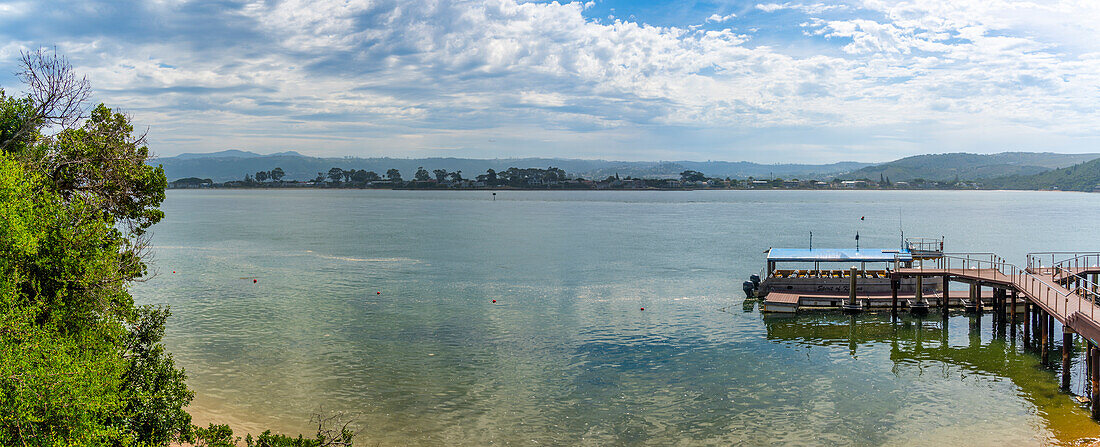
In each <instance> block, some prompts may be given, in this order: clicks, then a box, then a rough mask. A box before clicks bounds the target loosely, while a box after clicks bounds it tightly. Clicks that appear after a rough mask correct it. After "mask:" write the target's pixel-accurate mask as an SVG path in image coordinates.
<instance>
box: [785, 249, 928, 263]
mask: <svg viewBox="0 0 1100 447" xmlns="http://www.w3.org/2000/svg"><path fill="white" fill-rule="evenodd" d="M895 257H897V258H898V259H899V260H901V261H912V260H913V255H912V254H911V253H909V252H908V251H902V250H898V249H896V248H892V249H891V248H864V249H862V250H856V249H854V248H852V249H847V248H815V249H806V248H773V249H771V250H768V261H781V262H852V261H854V262H893V261H894V258H895Z"/></svg>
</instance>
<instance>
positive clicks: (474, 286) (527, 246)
mask: <svg viewBox="0 0 1100 447" xmlns="http://www.w3.org/2000/svg"><path fill="white" fill-rule="evenodd" d="M1098 199H1100V196H1096V195H1090V194H1076V193H1039V192H1011V193H1010V192H977V191H975V192H915V191H914V192H908V191H898V192H888V191H695V192H634V191H629V192H603V191H601V192H595V191H579V192H531V191H524V192H509V191H500V192H497V200H496V201H493V200H492V196H491V193H489V192H476V191H475V192H453V191H170V192H169V193H168V199H167V200H166V201H165V203H164V207H163V208H164V210H165V212H166V213H167V217H166V219H165V220H164V221H163V222H162V223H160V224H158V225H157V226H156V227H155V234H154V237H153V242H154V245H155V258H156V259H155V261H154V264H153V266H154V270H155V271H156V272H157V276H156V277H154V278H153V279H152V280H150V281H148V282H145V283H141V284H138V285H137V286H135V296H136V297H137V300H138V301H139V302H141V303H160V304H169V305H171V306H172V310H173V318H172V319H171V321H170V322H169V328H168V333H167V336H166V342H167V344H168V345H169V348H170V349H171V350H172V352H173V353H174V354H175V357H176V359H177V361H178V362H179V364H181V365H182V366H184V367H186V369H187V371H188V374H189V376H190V379H189V383H190V384H191V386H192V387H193V388H194V389H195V391H196V392H197V393H198V397H197V398H196V404H195V414H196V415H199V418H200V419H201V420H215V421H228V422H233V423H234V424H236V425H237V426H238V427H243V428H246V429H255V428H259V427H272V428H275V429H278V430H284V431H294V432H297V431H303V430H308V424H307V422H308V418H309V415H310V413H311V412H313V411H315V410H317V409H318V408H319V407H322V406H323V407H324V408H325V409H329V410H345V411H351V412H354V413H357V414H358V415H359V416H358V420H359V421H360V422H361V430H362V431H361V435H360V436H361V439H369V440H371V441H378V442H380V443H381V444H382V445H407V444H412V445H486V444H505V445H547V444H551V445H577V444H582V445H585V444H587V445H607V444H626V445H637V444H649V445H670V444H678V445H696V444H702V445H706V444H714V445H728V444H739V443H740V444H745V445H757V444H859V445H883V444H886V445H910V444H914V445H959V444H964V445H1006V444H1007V445H1020V444H1037V443H1059V442H1068V441H1072V440H1074V439H1076V438H1079V437H1084V436H1093V435H1096V434H1100V426H1097V425H1096V424H1095V423H1093V422H1091V421H1090V420H1089V419H1088V413H1087V411H1085V410H1084V409H1083V408H1080V407H1078V406H1077V405H1076V404H1075V403H1074V402H1073V401H1072V398H1071V396H1070V395H1068V394H1065V393H1063V392H1061V391H1059V389H1058V383H1059V380H1058V378H1057V377H1058V375H1057V374H1058V371H1057V367H1056V366H1051V367H1045V366H1042V365H1040V364H1039V362H1038V358H1037V356H1036V355H1035V354H1033V353H1030V352H1024V349H1023V347H1022V345H1021V342H1020V340H1019V339H1016V340H1013V339H1011V338H1010V337H1006V338H1003V339H1002V338H997V337H994V336H993V333H992V331H991V321H990V316H989V315H988V314H987V315H986V316H985V317H984V321H982V322H981V325H980V326H975V321H974V319H973V317H969V316H966V315H964V314H961V313H960V314H958V315H954V316H952V317H951V319H950V320H949V321H948V323H947V325H946V326H945V325H944V324H943V323H942V321H941V320H940V319H939V318H938V317H935V318H931V319H927V320H924V321H920V320H913V319H909V318H908V317H903V318H902V319H901V320H899V321H898V322H896V323H895V322H892V321H891V319H890V317H889V315H888V314H868V315H863V316H859V317H857V318H855V319H849V318H848V317H845V316H841V315H835V314H831V313H810V314H804V315H800V316H798V317H793V318H790V317H772V316H762V315H761V314H760V313H759V312H758V309H757V308H756V306H753V305H752V303H751V302H750V303H745V302H744V294H743V292H742V291H741V282H742V281H743V280H744V279H746V278H747V277H748V276H749V275H750V274H753V273H756V272H758V271H759V270H760V267H761V266H762V265H763V258H764V255H763V254H762V252H763V251H764V250H765V249H767V248H768V247H805V246H806V244H807V239H808V232H809V231H813V233H814V246H815V247H851V246H853V245H854V240H853V239H854V235H855V233H856V231H858V232H859V234H860V244H861V246H863V247H897V246H898V245H899V239H900V238H899V218H900V219H901V220H903V221H904V228H905V232H906V235H910V236H929V237H940V236H944V237H945V238H946V241H947V248H948V250H949V251H995V252H997V253H999V254H1001V255H1002V256H1004V257H1006V258H1008V259H1010V260H1014V261H1016V262H1018V263H1021V264H1022V263H1023V262H1024V254H1025V253H1027V252H1029V251H1039V250H1071V249H1072V250H1083V249H1098V248H1100V246H1097V245H1096V244H1095V243H1094V242H1093V237H1094V235H1095V234H1097V231H1098V230H1100V200H1098ZM861 216H862V217H864V218H865V219H864V220H860V217H861ZM1055 224H1057V225H1055ZM173 272H174V273H173ZM253 279H255V280H256V282H255V283H254V282H253ZM377 292H382V293H381V294H378V293H377ZM494 299H495V300H497V302H496V303H493V302H492V300H494ZM643 307H644V308H645V310H644V311H641V310H640V308H643ZM1055 357H1057V356H1056V355H1055V356H1052V358H1055ZM1078 357H1080V356H1078ZM1080 365H1081V362H1080V359H1079V358H1078V359H1077V360H1075V368H1078V369H1080V368H1081V366H1080ZM1073 377H1074V379H1073V389H1074V390H1076V391H1077V392H1080V391H1081V389H1082V387H1083V383H1082V381H1081V377H1082V374H1081V373H1080V371H1078V372H1077V373H1075V374H1074V376H1073Z"/></svg>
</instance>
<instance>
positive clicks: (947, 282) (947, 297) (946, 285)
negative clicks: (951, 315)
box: [941, 275, 951, 319]
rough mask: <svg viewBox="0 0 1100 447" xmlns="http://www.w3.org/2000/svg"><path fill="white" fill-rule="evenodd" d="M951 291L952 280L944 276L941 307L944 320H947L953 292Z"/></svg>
mask: <svg viewBox="0 0 1100 447" xmlns="http://www.w3.org/2000/svg"><path fill="white" fill-rule="evenodd" d="M949 290H951V278H950V277H948V276H947V275H943V306H941V310H942V311H943V318H944V319H947V306H948V305H949V304H950V303H951V292H949Z"/></svg>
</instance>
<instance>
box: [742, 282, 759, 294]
mask: <svg viewBox="0 0 1100 447" xmlns="http://www.w3.org/2000/svg"><path fill="white" fill-rule="evenodd" d="M741 289H743V290H744V291H745V298H752V297H753V295H755V294H756V287H753V285H752V281H745V282H743V283H741Z"/></svg>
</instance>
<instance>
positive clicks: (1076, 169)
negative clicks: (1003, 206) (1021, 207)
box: [984, 158, 1100, 191]
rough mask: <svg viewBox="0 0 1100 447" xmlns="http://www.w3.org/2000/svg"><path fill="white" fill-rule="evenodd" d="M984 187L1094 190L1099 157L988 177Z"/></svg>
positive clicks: (1099, 177)
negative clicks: (1033, 172)
mask: <svg viewBox="0 0 1100 447" xmlns="http://www.w3.org/2000/svg"><path fill="white" fill-rule="evenodd" d="M984 187H986V188H991V189H1060V190H1063V191H1094V190H1096V189H1097V188H1098V187H1100V158H1098V159H1095V160H1092V161H1088V162H1085V163H1080V164H1075V165H1073V166H1069V167H1065V168H1059V169H1054V170H1050V171H1046V172H1042V173H1039V174H1032V175H1011V176H1005V177H999V178H995V179H990V180H987V181H985V182H984Z"/></svg>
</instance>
